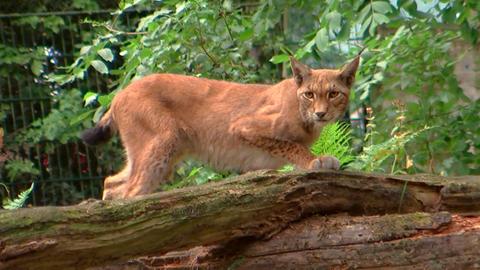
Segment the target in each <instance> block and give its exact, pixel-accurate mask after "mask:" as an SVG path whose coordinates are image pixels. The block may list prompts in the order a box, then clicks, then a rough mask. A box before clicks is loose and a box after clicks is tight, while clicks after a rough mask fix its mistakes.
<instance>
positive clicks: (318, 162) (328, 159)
mask: <svg viewBox="0 0 480 270" xmlns="http://www.w3.org/2000/svg"><path fill="white" fill-rule="evenodd" d="M308 168H309V169H310V170H319V169H331V170H338V169H340V161H339V160H338V159H337V158H336V157H332V156H320V157H317V158H315V159H314V160H312V161H311V162H310V164H309V166H308Z"/></svg>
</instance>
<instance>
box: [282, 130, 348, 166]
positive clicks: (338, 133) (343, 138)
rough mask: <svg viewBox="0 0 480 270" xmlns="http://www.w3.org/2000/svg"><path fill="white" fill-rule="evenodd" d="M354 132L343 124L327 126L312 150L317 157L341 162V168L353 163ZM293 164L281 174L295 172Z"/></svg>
mask: <svg viewBox="0 0 480 270" xmlns="http://www.w3.org/2000/svg"><path fill="white" fill-rule="evenodd" d="M351 134H352V130H351V129H350V126H349V125H348V124H346V123H343V122H335V123H330V124H328V125H326V126H325V127H324V128H323V129H322V133H321V134H320V136H319V137H318V138H317V140H316V141H315V143H314V144H313V145H312V147H311V148H310V150H311V151H312V153H313V154H314V155H315V156H325V155H328V156H334V157H336V158H337V159H338V160H339V161H340V166H344V165H346V164H348V163H349V162H352V161H353V160H354V159H355V157H354V156H353V155H352V151H351V147H350V140H351V137H352V136H351ZM293 169H294V166H293V165H291V164H288V165H285V166H283V167H282V168H281V169H279V170H278V171H279V172H290V171H293Z"/></svg>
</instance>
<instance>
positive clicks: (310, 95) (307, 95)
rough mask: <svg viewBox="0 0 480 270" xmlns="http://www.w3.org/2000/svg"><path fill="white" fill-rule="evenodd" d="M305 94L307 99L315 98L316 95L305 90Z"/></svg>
mask: <svg viewBox="0 0 480 270" xmlns="http://www.w3.org/2000/svg"><path fill="white" fill-rule="evenodd" d="M303 96H304V97H305V98H307V99H313V97H314V96H315V95H314V94H313V92H305V93H303Z"/></svg>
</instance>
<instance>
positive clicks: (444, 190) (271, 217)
mask: <svg viewBox="0 0 480 270" xmlns="http://www.w3.org/2000/svg"><path fill="white" fill-rule="evenodd" d="M404 191H405V192H404ZM438 211H449V212H452V213H460V214H464V215H467V214H468V215H478V214H479V213H480V177H476V176H469V177H460V178H443V177H438V176H424V175H417V176H409V177H406V176H402V177H396V176H395V177H394V176H385V175H373V174H361V173H353V172H334V171H319V172H293V173H286V174H280V173H276V172H271V171H258V172H252V173H249V174H245V175H242V176H240V177H237V178H234V179H230V180H226V181H223V182H220V183H213V184H207V185H203V186H197V187H192V188H185V189H179V190H175V191H169V192H161V193H156V194H152V195H148V196H144V197H139V198H135V199H132V200H117V201H96V202H91V203H85V204H80V205H76V206H69V207H39V208H31V209H20V210H16V211H0V269H74V268H80V269H82V268H86V267H90V266H92V267H93V266H96V267H98V266H101V265H107V264H112V263H114V262H121V261H125V260H128V259H131V258H135V257H139V256H145V255H150V254H154V255H158V254H164V253H167V252H169V251H176V250H182V249H189V248H193V247H197V246H208V245H219V244H227V243H234V242H235V241H236V240H242V239H268V238H271V237H272V236H274V235H276V234H278V233H279V232H281V231H284V229H285V228H287V227H288V226H291V224H293V223H295V222H297V221H301V220H302V219H305V218H307V217H309V216H312V215H327V214H337V213H348V214H350V215H353V216H359V215H379V214H388V213H413V212H438ZM312 256H313V255H312Z"/></svg>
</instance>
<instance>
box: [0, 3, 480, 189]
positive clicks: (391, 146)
mask: <svg viewBox="0 0 480 270" xmlns="http://www.w3.org/2000/svg"><path fill="white" fill-rule="evenodd" d="M477 2H478V1H427V0H420V1H397V2H395V1H386V0H377V1H363V0H360V1H343V0H329V1H325V0H314V1H310V0H309V1H307V0H278V1H267V0H260V1H258V2H257V3H256V5H254V6H250V5H247V4H245V3H244V2H243V1H228V0H227V1H207V0H192V1H182V0H168V1H150V0H124V1H121V2H120V4H119V6H118V9H117V10H116V11H115V12H113V18H112V19H111V20H109V21H95V20H93V19H90V20H86V22H88V23H90V24H92V25H94V26H96V31H95V32H92V33H86V34H84V35H85V39H84V40H85V42H84V43H83V44H78V47H77V48H76V52H75V55H76V56H77V58H76V60H75V61H74V62H73V63H71V64H69V65H68V66H67V67H65V69H64V72H58V71H56V72H55V73H52V74H50V75H49V76H48V77H49V81H50V82H51V83H53V84H55V85H63V88H65V89H67V88H69V89H72V88H76V87H73V86H72V85H73V84H74V83H76V82H78V81H82V80H88V79H89V77H88V76H87V75H88V74H91V73H94V72H96V73H98V75H100V76H103V77H108V78H109V79H110V84H109V89H111V92H110V93H101V92H98V91H93V90H92V89H79V90H73V91H71V93H66V92H64V93H61V94H59V95H57V96H56V98H57V99H58V102H57V103H56V106H57V107H55V108H54V110H52V113H51V115H49V116H48V117H46V118H45V119H44V120H40V121H37V122H34V123H33V124H32V125H31V127H32V129H31V130H28V131H25V132H22V134H21V136H18V137H16V138H17V140H16V144H17V145H20V144H21V143H25V142H26V141H37V140H38V139H39V138H42V139H44V140H47V141H49V142H53V141H57V140H58V141H60V142H62V143H64V142H66V141H69V140H73V139H74V138H75V137H76V134H77V133H78V130H80V129H81V128H83V127H85V126H90V125H91V124H92V123H91V120H92V119H93V122H96V121H98V119H99V118H100V117H101V115H102V114H103V113H104V112H105V111H106V109H107V108H108V106H109V104H110V102H111V100H112V98H113V97H114V95H115V93H116V92H117V91H118V90H120V89H122V88H123V87H124V86H126V85H127V84H128V83H129V82H130V81H132V80H134V79H136V78H139V77H142V76H144V75H147V74H150V73H154V72H171V73H182V74H189V75H194V76H199V77H209V78H217V79H226V80H232V81H239V82H263V83H273V82H275V81H278V80H280V79H281V78H282V77H285V76H288V70H289V69H288V66H287V65H286V64H285V63H287V62H288V55H290V54H292V55H294V56H295V57H296V58H298V59H302V61H304V62H306V63H308V64H311V65H313V66H316V67H319V66H321V67H338V66H340V65H341V64H342V63H343V62H344V60H346V59H347V58H349V57H351V56H353V55H355V54H356V53H357V52H358V51H359V50H360V48H365V52H364V53H363V55H362V64H361V66H360V71H359V72H358V74H357V82H356V85H355V87H354V89H353V91H352V93H351V104H352V106H351V108H350V110H351V111H357V110H359V109H361V108H363V107H367V108H368V109H369V110H370V115H369V121H370V124H369V130H368V131H367V133H366V136H367V138H366V139H364V138H363V137H361V138H356V139H357V141H360V142H361V145H359V146H358V148H359V149H361V152H359V153H354V154H355V155H358V157H357V158H356V159H355V160H354V161H352V162H351V163H350V166H349V167H350V168H355V169H361V170H368V171H386V172H392V173H416V172H428V173H437V174H445V175H448V174H450V175H456V174H478V173H480V168H479V167H478V164H480V155H478V153H479V152H480V130H479V129H478V122H479V121H480V101H478V100H477V101H474V100H471V99H470V98H468V97H467V96H466V95H465V94H464V91H463V89H462V88H461V87H460V84H459V81H458V80H457V77H456V74H455V70H454V69H455V65H456V63H457V61H458V59H459V57H461V56H462V55H461V54H459V53H458V52H457V51H455V47H456V46H457V45H458V44H463V46H466V47H467V48H473V47H475V46H478V31H479V29H480V18H479V16H478V13H479V12H480V4H479V3H477ZM103 4H104V2H95V1H93V0H75V1H73V6H74V7H75V8H80V7H83V8H85V7H88V6H92V7H94V6H96V7H98V6H99V5H103ZM128 14H136V15H135V16H133V17H131V16H130V17H129V16H128ZM127 17H128V18H129V19H128V21H129V23H127V19H126V18H127ZM18 23H21V24H25V25H44V26H45V27H47V28H48V31H49V33H52V34H53V33H56V32H58V29H59V28H61V27H63V26H62V21H61V20H60V19H58V18H45V19H42V20H39V19H38V18H34V17H32V18H24V19H22V20H19V22H18ZM0 46H3V47H1V48H2V49H0V56H1V57H0V58H1V59H6V61H9V63H10V64H9V65H15V66H18V67H22V68H24V67H27V68H28V69H29V70H30V71H31V72H33V73H34V74H42V72H45V65H43V64H42V65H41V64H39V63H43V62H42V60H41V59H42V57H44V55H42V49H41V48H38V50H29V49H25V50H24V49H22V48H18V49H16V48H11V47H8V46H4V45H2V44H0ZM2 53H3V54H2ZM2 72H3V73H5V72H10V71H9V69H8V67H5V66H2V65H1V64H0V75H1V73H2ZM477 87H478V86H477ZM82 94H83V95H84V96H83V99H82V97H81V95H82ZM82 101H83V102H84V103H85V107H82V106H81V103H82ZM68 104H70V105H68ZM4 110H9V108H7V107H6V106H4V107H2V111H4ZM0 116H2V113H1V112H0ZM427 127H433V128H427ZM343 132H346V133H343ZM357 133H358V132H354V133H352V134H357ZM324 134H325V135H322V136H325V137H324V138H323V139H322V137H321V138H320V139H319V142H317V143H316V144H315V146H314V151H315V152H317V153H318V154H320V153H334V155H340V156H342V155H343V154H344V155H345V157H346V159H345V160H343V162H342V163H343V164H346V163H348V162H349V161H350V160H351V155H354V154H351V153H350V152H349V150H348V147H347V145H348V143H347V138H348V137H350V136H351V135H350V131H347V129H343V131H342V127H337V128H335V129H334V128H332V130H330V131H328V130H326V131H325V133H324ZM327 134H328V135H327ZM342 134H343V135H342ZM346 134H348V135H346ZM352 136H353V135H352ZM328 138H330V139H328ZM332 138H333V139H332ZM329 140H332V141H334V142H335V143H332V144H329V143H328V141H329ZM116 145H117V144H113V145H110V146H108V147H109V148H105V149H104V150H105V151H102V152H103V155H104V158H101V160H105V161H109V158H108V156H109V154H111V156H120V155H119V154H118V153H119V152H120V150H119V149H118V148H116ZM112 153H115V154H112ZM110 163H120V161H115V162H110ZM224 175H227V174H223V173H216V172H213V171H212V170H211V169H209V168H207V167H203V166H201V165H200V164H198V163H195V162H191V161H189V162H186V163H185V164H183V166H181V167H180V168H179V170H178V171H177V172H176V176H177V181H183V182H175V183H174V184H172V185H171V186H166V187H165V188H170V187H175V186H185V185H189V184H192V183H204V182H206V181H213V180H216V179H219V178H221V177H222V176H224ZM178 179H183V180H178Z"/></svg>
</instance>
